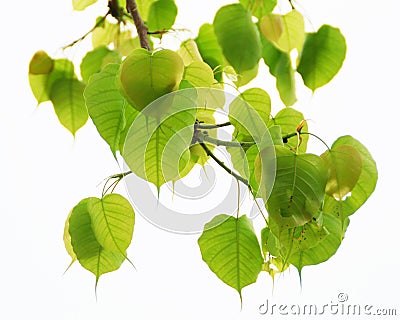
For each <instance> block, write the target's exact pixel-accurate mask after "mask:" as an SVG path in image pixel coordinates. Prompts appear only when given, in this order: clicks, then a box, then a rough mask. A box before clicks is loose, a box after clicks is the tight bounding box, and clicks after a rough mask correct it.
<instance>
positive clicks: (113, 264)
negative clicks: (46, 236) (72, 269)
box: [69, 198, 126, 285]
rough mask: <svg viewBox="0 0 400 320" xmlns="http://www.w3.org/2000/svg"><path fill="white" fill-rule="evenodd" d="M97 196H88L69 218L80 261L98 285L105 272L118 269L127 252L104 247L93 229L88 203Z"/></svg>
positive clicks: (73, 242) (72, 237)
mask: <svg viewBox="0 0 400 320" xmlns="http://www.w3.org/2000/svg"><path fill="white" fill-rule="evenodd" d="M94 200H97V199H96V198H86V199H84V200H82V201H81V202H79V203H78V205H76V206H75V207H74V208H73V209H72V213H71V217H70V218H69V234H70V235H71V243H72V247H73V249H74V252H75V254H76V257H77V259H78V261H79V263H80V264H81V265H82V267H84V268H85V269H87V270H89V271H90V272H92V273H93V274H94V275H95V276H96V285H97V282H98V280H99V278H100V276H101V275H102V274H104V273H107V272H111V271H115V270H117V269H118V268H119V267H120V266H121V264H122V263H123V262H124V260H125V258H126V254H121V253H120V252H116V251H111V250H106V249H104V248H103V247H102V246H101V245H100V243H99V242H98V240H97V238H96V235H95V233H94V232H93V229H92V220H91V217H90V213H89V209H88V204H89V203H90V202H91V201H94Z"/></svg>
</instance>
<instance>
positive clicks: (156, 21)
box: [147, 0, 178, 32]
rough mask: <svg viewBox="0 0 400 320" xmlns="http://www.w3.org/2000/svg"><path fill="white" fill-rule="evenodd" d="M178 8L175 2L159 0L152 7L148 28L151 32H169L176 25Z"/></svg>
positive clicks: (172, 0)
mask: <svg viewBox="0 0 400 320" xmlns="http://www.w3.org/2000/svg"><path fill="white" fill-rule="evenodd" d="M177 14H178V8H177V7H176V5H175V1H174V0H158V1H155V2H153V3H152V4H151V5H150V9H149V15H148V18H147V27H148V29H149V31H150V32H154V31H163V30H169V29H171V27H172V26H173V25H174V23H175V18H176V15H177Z"/></svg>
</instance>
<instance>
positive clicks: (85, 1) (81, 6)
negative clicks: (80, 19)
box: [72, 0, 97, 11]
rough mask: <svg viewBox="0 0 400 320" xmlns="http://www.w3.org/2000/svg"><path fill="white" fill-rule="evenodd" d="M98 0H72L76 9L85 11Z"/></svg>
mask: <svg viewBox="0 0 400 320" xmlns="http://www.w3.org/2000/svg"><path fill="white" fill-rule="evenodd" d="M96 2H97V0H72V7H73V8H74V10H76V11H83V10H85V9H86V8H87V7H89V6H90V5H92V4H94V3H96Z"/></svg>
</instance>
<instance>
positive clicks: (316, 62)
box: [297, 25, 346, 91]
mask: <svg viewBox="0 0 400 320" xmlns="http://www.w3.org/2000/svg"><path fill="white" fill-rule="evenodd" d="M345 57H346V40H345V38H344V37H343V35H342V34H341V32H340V30H339V29H337V28H333V27H331V26H328V25H323V26H322V27H321V28H320V29H319V30H318V32H316V33H309V34H308V35H307V37H306V41H305V43H304V47H303V51H302V52H301V56H300V62H299V65H298V67H297V71H298V72H299V73H300V74H301V76H302V77H303V80H304V83H305V85H306V86H307V87H308V88H310V89H311V90H313V91H314V90H316V89H318V88H319V87H322V86H323V85H325V84H327V83H328V82H329V81H331V80H332V78H333V77H334V76H335V75H336V74H337V73H338V72H339V70H340V68H341V67H342V64H343V61H344V59H345Z"/></svg>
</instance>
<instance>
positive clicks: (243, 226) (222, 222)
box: [198, 214, 263, 297]
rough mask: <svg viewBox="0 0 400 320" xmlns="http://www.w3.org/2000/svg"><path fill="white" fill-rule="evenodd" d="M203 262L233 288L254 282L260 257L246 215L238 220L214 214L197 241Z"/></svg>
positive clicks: (240, 289)
mask: <svg viewBox="0 0 400 320" xmlns="http://www.w3.org/2000/svg"><path fill="white" fill-rule="evenodd" d="M198 243H199V247H200V251H201V255H202V257H203V260H204V261H205V262H206V263H207V265H208V267H209V268H210V269H211V271H212V272H214V273H215V274H216V275H217V277H218V278H220V279H221V280H222V281H223V282H225V283H226V284H227V285H228V286H230V287H232V288H234V289H236V290H237V291H238V293H239V295H240V297H241V292H242V289H243V288H244V287H245V286H247V285H249V284H252V283H254V282H256V280H257V277H258V274H259V273H260V272H261V269H262V264H263V257H262V255H261V249H260V245H259V243H258V240H257V236H256V235H255V233H254V230H253V225H252V222H251V220H250V219H248V218H247V216H241V217H240V218H239V219H237V218H234V217H231V216H228V215H224V214H222V215H218V216H216V217H215V218H214V219H213V220H211V221H210V222H208V223H207V224H206V225H205V227H204V231H203V233H202V235H201V236H200V238H199V240H198Z"/></svg>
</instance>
